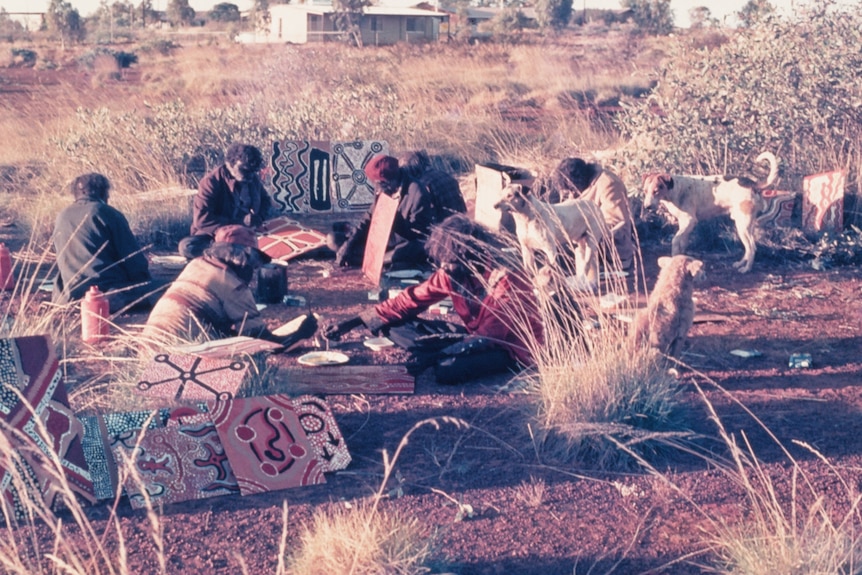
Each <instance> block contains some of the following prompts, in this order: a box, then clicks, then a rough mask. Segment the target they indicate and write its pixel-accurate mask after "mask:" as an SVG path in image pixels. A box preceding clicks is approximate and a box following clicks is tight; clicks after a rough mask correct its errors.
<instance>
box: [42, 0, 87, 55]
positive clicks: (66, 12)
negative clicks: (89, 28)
mask: <svg viewBox="0 0 862 575" xmlns="http://www.w3.org/2000/svg"><path fill="white" fill-rule="evenodd" d="M45 24H46V26H47V27H48V31H49V32H51V33H53V34H54V35H55V36H58V37H59V38H60V45H61V47H62V49H63V50H65V49H66V42H67V41H69V42H76V41H78V40H80V39H81V38H83V36H84V26H83V24H82V23H81V15H80V14H79V13H78V11H77V10H76V9H75V8H73V7H72V5H71V4H70V3H68V2H65V1H64V0H51V4H50V5H49V6H48V11H47V12H46V13H45Z"/></svg>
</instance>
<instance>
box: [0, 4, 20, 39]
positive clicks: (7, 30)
mask: <svg viewBox="0 0 862 575" xmlns="http://www.w3.org/2000/svg"><path fill="white" fill-rule="evenodd" d="M26 35H27V31H26V30H25V29H24V25H23V24H21V23H20V22H17V21H15V20H13V19H12V18H10V17H9V14H8V13H7V12H6V9H5V8H0V37H1V38H2V39H3V40H5V41H7V42H14V41H15V40H17V39H19V38H23V37H25V36H26Z"/></svg>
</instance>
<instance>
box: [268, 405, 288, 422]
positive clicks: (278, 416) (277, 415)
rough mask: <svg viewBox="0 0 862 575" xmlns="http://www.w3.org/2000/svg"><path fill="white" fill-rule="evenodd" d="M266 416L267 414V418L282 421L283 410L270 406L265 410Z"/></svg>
mask: <svg viewBox="0 0 862 575" xmlns="http://www.w3.org/2000/svg"><path fill="white" fill-rule="evenodd" d="M267 416H268V417H269V419H271V420H272V421H282V420H283V419H284V412H283V411H282V410H280V409H277V408H275V407H272V408H270V409H269V411H268V412H267Z"/></svg>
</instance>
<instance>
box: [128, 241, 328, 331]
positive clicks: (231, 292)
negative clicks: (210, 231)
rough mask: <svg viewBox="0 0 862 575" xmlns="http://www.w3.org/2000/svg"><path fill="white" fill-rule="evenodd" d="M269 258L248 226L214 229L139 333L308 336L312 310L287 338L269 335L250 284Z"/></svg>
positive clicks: (312, 326)
mask: <svg viewBox="0 0 862 575" xmlns="http://www.w3.org/2000/svg"><path fill="white" fill-rule="evenodd" d="M269 262H270V257H269V256H268V255H266V254H265V253H263V252H262V251H260V250H259V249H257V237H256V236H255V234H254V231H252V230H251V229H250V228H247V227H245V226H240V225H228V226H222V227H220V228H218V229H217V230H216V232H215V237H214V241H213V243H212V245H211V246H210V247H209V248H207V249H206V250H205V251H204V254H203V256H201V257H199V258H196V259H193V260H192V261H191V262H189V263H188V265H186V267H185V268H184V269H183V271H182V272H181V273H180V275H179V276H178V277H177V279H176V280H174V282H173V283H172V284H171V286H170V287H169V288H168V290H167V291H166V292H165V294H164V295H163V296H162V297H161V299H159V301H158V302H157V303H156V305H155V306H154V307H153V311H152V312H151V313H150V317H149V319H147V324H146V325H145V326H144V331H143V335H144V337H147V338H150V339H151V340H155V341H159V339H160V338H164V337H165V336H185V337H188V338H189V339H196V338H197V336H198V335H200V333H201V332H202V331H204V332H207V334H208V335H209V336H212V337H215V338H223V337H230V336H235V335H246V336H250V337H257V338H261V339H266V340H269V341H275V342H278V343H281V344H282V345H284V346H285V347H288V348H289V347H290V346H292V345H294V344H296V343H298V342H299V340H301V339H305V338H309V337H311V336H312V335H314V332H315V331H316V330H317V320H316V319H315V318H314V315H312V314H308V316H307V320H306V321H303V322H302V325H301V326H300V327H299V329H298V331H297V333H295V334H292V335H291V336H288V337H279V336H276V335H274V334H273V333H272V332H271V331H270V330H269V329H267V327H266V324H265V323H264V322H263V319H262V318H261V317H260V311H258V309H257V305H256V304H255V301H254V295H253V294H252V292H251V289H250V288H249V283H250V282H251V279H252V277H253V275H254V271H255V270H256V269H257V268H259V267H260V266H261V265H263V264H265V263H269Z"/></svg>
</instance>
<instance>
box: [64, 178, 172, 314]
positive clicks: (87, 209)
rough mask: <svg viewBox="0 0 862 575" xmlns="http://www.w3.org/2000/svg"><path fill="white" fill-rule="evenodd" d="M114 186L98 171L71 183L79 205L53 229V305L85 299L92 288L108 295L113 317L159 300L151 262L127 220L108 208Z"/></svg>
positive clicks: (68, 211)
mask: <svg viewBox="0 0 862 575" xmlns="http://www.w3.org/2000/svg"><path fill="white" fill-rule="evenodd" d="M110 187H111V184H110V182H109V181H108V178H106V177H105V176H103V175H102V174H96V173H91V174H84V175H82V176H78V177H77V178H75V179H74V180H73V181H72V184H71V188H72V195H73V196H74V197H75V201H74V203H72V205H70V206H69V207H67V208H66V209H64V210H63V211H62V212H60V214H59V215H58V216H57V220H56V223H55V225H54V236H53V241H54V250H55V251H56V253H57V271H58V272H59V273H58V277H57V279H56V285H55V286H54V293H53V300H54V302H55V303H59V304H67V303H69V302H71V301H74V300H78V299H81V298H82V297H84V294H85V293H86V292H87V290H88V289H89V288H90V286H97V287H98V288H99V290H101V291H102V292H106V294H107V297H108V301H109V302H110V306H111V313H114V312H116V311H118V310H120V309H122V308H125V307H127V306H130V305H132V306H134V305H144V306H145V307H149V303H150V300H151V299H152V300H154V299H155V297H151V296H152V292H153V291H154V290H155V289H156V286H155V285H154V284H152V277H151V276H150V271H149V265H148V262H147V258H146V257H145V256H144V254H143V253H142V252H141V248H140V246H139V245H138V240H137V239H135V236H134V234H133V233H132V230H131V229H130V228H129V222H128V221H127V220H126V217H125V216H124V215H123V214H122V213H120V212H119V211H118V210H116V209H115V208H113V207H111V206H109V205H108V191H109V190H110Z"/></svg>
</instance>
